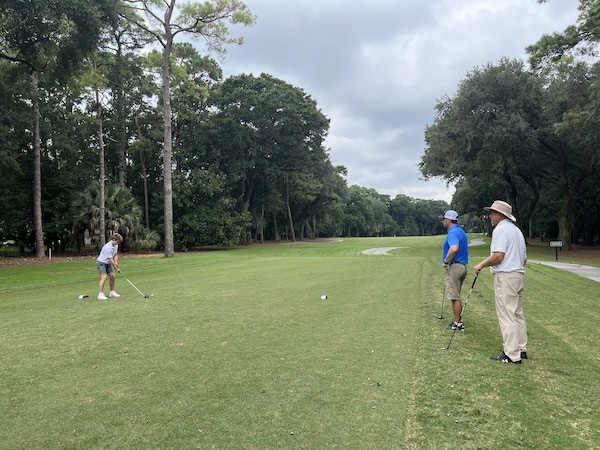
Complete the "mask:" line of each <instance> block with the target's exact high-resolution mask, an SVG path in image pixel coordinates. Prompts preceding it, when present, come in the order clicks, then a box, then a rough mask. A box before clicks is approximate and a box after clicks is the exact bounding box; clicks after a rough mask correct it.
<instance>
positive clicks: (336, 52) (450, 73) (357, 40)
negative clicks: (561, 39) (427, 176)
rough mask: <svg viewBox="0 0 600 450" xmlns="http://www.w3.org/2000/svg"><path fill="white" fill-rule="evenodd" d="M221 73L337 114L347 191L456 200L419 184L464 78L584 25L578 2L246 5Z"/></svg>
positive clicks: (335, 141) (272, 1)
mask: <svg viewBox="0 0 600 450" xmlns="http://www.w3.org/2000/svg"><path fill="white" fill-rule="evenodd" d="M245 3H246V5H248V7H249V8H250V10H251V11H252V13H253V14H255V15H256V16H257V22H256V24H255V25H254V26H253V27H248V28H241V29H238V28H234V29H232V31H233V32H234V35H242V36H243V37H244V44H243V45H241V46H232V47H229V48H228V52H227V55H226V59H225V61H224V62H223V70H224V76H225V77H228V76H231V75H238V74H241V73H252V74H254V75H256V76H258V75H260V74H261V73H263V72H264V73H268V74H270V75H273V76H275V77H277V78H280V79H282V80H284V81H286V82H288V83H290V84H292V85H294V86H297V87H299V88H302V89H304V91H306V93H307V94H309V95H310V96H311V97H312V98H313V99H314V100H315V101H316V102H317V104H318V107H319V108H320V109H321V110H322V112H323V113H324V114H325V115H326V116H327V117H329V118H330V120H331V126H330V131H329V136H328V138H327V141H326V147H327V148H328V149H329V150H330V157H331V160H332V162H333V164H334V165H344V166H346V168H347V169H348V176H347V181H348V185H353V184H357V185H359V186H363V187H367V188H373V189H375V190H377V192H379V193H381V194H389V195H391V196H392V197H395V196H396V195H398V194H405V195H408V196H410V197H414V198H422V199H438V200H446V201H448V202H450V200H451V198H452V194H453V192H454V187H453V186H450V187H449V188H446V184H445V183H444V182H443V181H441V180H430V181H427V182H425V181H422V180H420V173H419V170H418V168H417V164H418V162H419V160H420V156H421V155H422V154H423V151H424V149H425V143H424V130H425V127H426V126H427V125H428V124H431V123H432V121H433V119H434V117H435V108H434V107H435V103H436V100H437V99H440V98H442V97H443V96H444V95H449V96H453V95H454V93H455V91H456V87H457V85H458V83H459V82H460V81H461V80H463V79H464V78H465V77H466V75H467V72H468V71H470V70H472V69H473V68H475V67H481V66H484V65H485V64H486V63H488V62H496V61H498V60H499V59H500V58H502V57H510V58H521V59H526V57H527V55H526V53H525V47H526V46H527V45H530V44H533V43H535V42H536V41H537V40H538V39H539V38H540V37H541V36H542V35H543V34H548V33H552V32H555V31H562V30H563V29H564V28H565V27H566V26H568V25H570V24H574V23H575V20H576V18H577V5H578V4H579V2H578V1H577V0H550V2H549V3H546V4H539V3H537V1H536V0H245Z"/></svg>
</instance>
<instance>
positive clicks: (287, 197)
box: [285, 175, 296, 242]
mask: <svg viewBox="0 0 600 450" xmlns="http://www.w3.org/2000/svg"><path fill="white" fill-rule="evenodd" d="M285 206H286V208H287V216H288V226H289V227H290V232H289V236H291V240H292V242H295V241H296V232H295V231H294V220H293V219H292V208H291V206H290V183H289V176H288V175H286V176H285Z"/></svg>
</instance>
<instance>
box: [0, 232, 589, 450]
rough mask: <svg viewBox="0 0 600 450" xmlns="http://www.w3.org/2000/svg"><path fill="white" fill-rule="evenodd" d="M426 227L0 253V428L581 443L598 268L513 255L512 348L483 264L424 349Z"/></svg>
mask: <svg viewBox="0 0 600 450" xmlns="http://www.w3.org/2000/svg"><path fill="white" fill-rule="evenodd" d="M442 240H443V236H437V237H424V238H418V237H415V238H371V239H345V240H344V241H343V242H338V243H317V242H306V243H300V244H289V245H277V246H253V247H250V248H244V249H239V250H228V251H213V252H204V253H190V254H178V255H177V256H176V257H175V258H168V259H167V258H132V257H128V256H127V255H122V257H121V259H120V266H121V268H122V269H123V271H124V273H125V274H126V275H127V276H128V278H130V279H131V280H132V281H133V282H134V283H135V284H136V285H137V286H138V287H139V288H140V289H141V290H142V291H144V292H148V293H153V294H154V297H153V298H149V299H144V298H142V297H141V296H140V295H139V294H138V293H137V292H136V291H134V290H133V288H131V287H130V286H129V285H128V284H127V283H126V282H125V280H124V279H122V278H120V279H118V285H117V287H118V291H119V292H120V293H121V294H122V295H123V297H122V298H121V299H118V300H113V299H111V300H109V301H107V302H99V301H97V300H94V299H93V298H91V299H86V300H79V299H78V298H77V296H78V295H79V294H81V293H88V294H91V295H93V296H95V291H96V286H97V276H96V274H95V266H94V261H93V258H90V260H89V261H85V262H81V261H80V262H67V263H58V262H53V263H52V264H46V265H40V266H30V267H15V268H0V314H1V316H0V320H1V324H0V415H1V417H2V420H1V421H0V448H11V449H13V448H23V449H31V448H357V449H364V448H456V447H462V448H514V447H522V448H598V443H599V442H600V433H599V432H598V426H597V424H598V423H600V413H599V412H598V411H600V404H599V403H600V401H599V394H600V387H599V380H600V352H599V351H598V349H597V345H598V342H597V338H595V337H594V336H597V335H598V333H597V326H596V322H597V320H596V318H597V317H598V316H599V313H600V305H599V302H598V294H597V293H598V283H595V282H593V281H589V280H586V279H583V278H580V277H578V276H576V275H573V274H569V273H565V272H561V271H558V270H555V269H552V268H548V267H544V266H529V267H528V272H527V287H526V289H527V292H526V299H525V313H526V316H527V320H528V326H529V338H530V346H529V349H528V350H529V354H530V360H528V361H526V362H525V363H524V364H523V365H522V366H512V365H505V364H500V363H495V362H493V361H491V360H489V356H490V355H492V354H495V353H498V352H499V351H500V350H501V340H500V333H499V330H498V325H497V321H496V318H495V312H494V306H493V293H492V290H491V285H492V277H491V275H490V274H489V273H488V272H485V273H484V274H483V275H482V276H480V279H479V280H478V281H477V284H476V286H475V289H474V290H473V294H472V296H471V298H470V300H469V303H468V304H467V307H466V310H465V323H466V325H467V331H465V332H464V333H457V334H456V336H455V338H454V340H453V342H452V346H451V348H450V350H448V351H442V350H440V348H441V347H443V346H445V345H446V344H447V343H448V339H449V338H450V335H451V332H447V331H445V330H443V327H444V326H445V325H446V324H447V323H448V322H449V321H450V319H449V312H450V311H449V305H445V314H444V315H445V316H447V317H448V318H447V319H445V320H442V321H441V320H438V319H437V317H438V315H439V313H440V305H441V295H442V292H441V291H442V282H443V273H442V269H441V267H440V263H439V258H440V251H441V249H440V247H441V243H442ZM374 247H403V248H399V249H397V250H394V251H392V252H390V253H391V254H392V256H365V255H362V254H361V253H360V252H361V250H364V249H369V248H374ZM488 251H489V250H488V247H487V246H483V247H482V248H477V249H472V260H473V261H474V260H477V259H480V258H482V257H484V256H485V255H486V254H487V252H488ZM530 257H534V256H531V255H530ZM471 282H472V274H469V275H468V278H467V281H466V284H465V291H464V292H465V293H466V291H468V287H470V284H471ZM322 294H326V295H327V296H328V298H327V300H321V295H322Z"/></svg>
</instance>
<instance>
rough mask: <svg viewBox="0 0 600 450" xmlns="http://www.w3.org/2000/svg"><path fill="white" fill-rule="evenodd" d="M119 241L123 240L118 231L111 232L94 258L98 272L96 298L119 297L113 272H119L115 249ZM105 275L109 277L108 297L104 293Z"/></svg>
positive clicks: (117, 256) (117, 247)
mask: <svg viewBox="0 0 600 450" xmlns="http://www.w3.org/2000/svg"><path fill="white" fill-rule="evenodd" d="M121 242H123V236H121V235H120V234H119V233H115V234H113V235H112V237H111V238H110V241H109V242H107V243H106V244H104V246H103V247H102V250H101V251H100V255H99V256H98V259H96V267H97V268H98V273H99V274H100V283H98V291H99V294H98V300H108V297H114V298H117V297H120V295H119V294H117V293H116V292H115V272H120V270H119V266H118V265H117V260H118V258H119V255H118V254H117V251H118V249H119V244H120V243H121ZM107 277H108V278H109V285H110V292H109V293H108V297H107V296H106V295H104V283H106V278H107Z"/></svg>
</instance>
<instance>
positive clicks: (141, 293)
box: [119, 270, 152, 298]
mask: <svg viewBox="0 0 600 450" xmlns="http://www.w3.org/2000/svg"><path fill="white" fill-rule="evenodd" d="M119 273H120V274H121V275H123V278H125V279H126V280H127V282H128V283H129V284H130V285H131V286H132V287H133V288H134V289H135V290H136V291H138V292H139V293H140V295H141V296H142V297H144V298H150V297H152V294H144V293H143V292H142V291H140V290H139V289H138V288H137V287H135V284H133V283H132V282H131V281H129V278H127V277H126V276H125V274H124V273H123V272H121V271H120V270H119Z"/></svg>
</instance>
